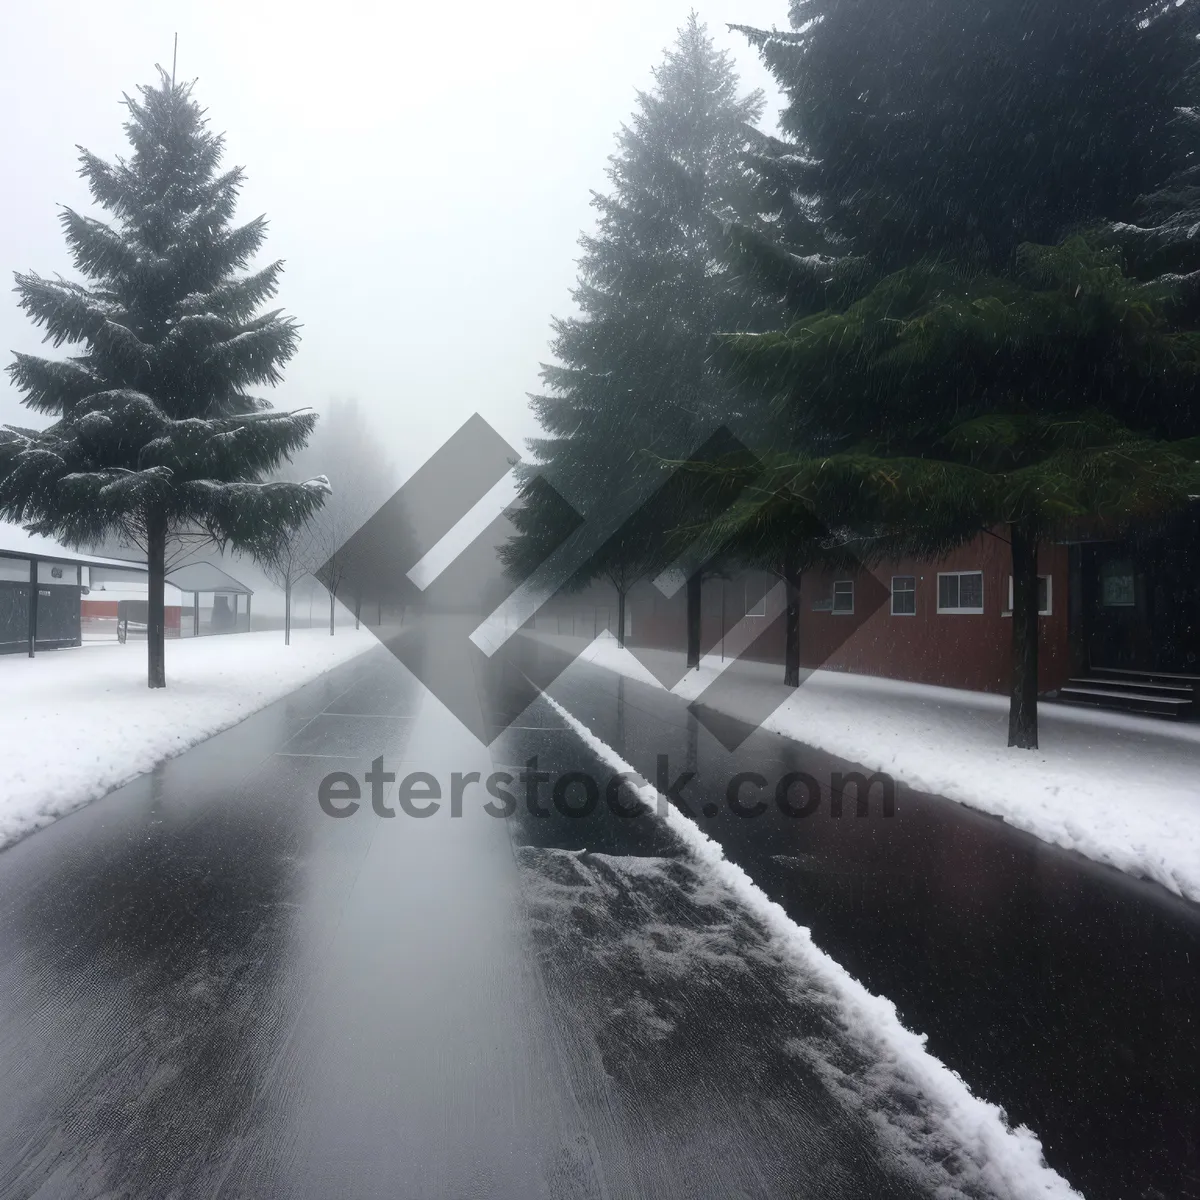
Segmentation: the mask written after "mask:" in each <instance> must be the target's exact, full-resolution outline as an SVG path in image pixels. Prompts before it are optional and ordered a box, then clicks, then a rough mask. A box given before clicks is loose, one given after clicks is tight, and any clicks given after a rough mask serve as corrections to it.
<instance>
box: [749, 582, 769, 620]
mask: <svg viewBox="0 0 1200 1200" xmlns="http://www.w3.org/2000/svg"><path fill="white" fill-rule="evenodd" d="M766 615H767V593H766V592H763V593H762V594H761V595H756V594H755V593H754V592H753V591H751V590H750V585H749V584H746V616H748V617H765V616H766Z"/></svg>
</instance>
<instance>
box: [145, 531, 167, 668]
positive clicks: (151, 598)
mask: <svg viewBox="0 0 1200 1200" xmlns="http://www.w3.org/2000/svg"><path fill="white" fill-rule="evenodd" d="M166 595H167V521H166V518H165V517H163V516H161V515H160V514H158V513H151V514H149V516H148V517H147V520H146V686H147V687H152V688H161V687H166V686H167V649H166V636H167V613H166Z"/></svg>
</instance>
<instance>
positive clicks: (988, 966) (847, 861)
mask: <svg viewBox="0 0 1200 1200" xmlns="http://www.w3.org/2000/svg"><path fill="white" fill-rule="evenodd" d="M551 694H552V695H553V696H554V697H555V698H556V699H558V700H559V701H560V703H562V704H563V705H564V707H566V708H567V709H568V710H570V711H571V712H572V713H573V714H574V715H575V716H577V717H578V718H579V719H580V720H582V721H583V723H584V724H585V725H587V726H588V727H589V728H590V729H591V730H592V732H593V733H594V734H596V735H597V736H598V737H600V738H601V739H602V740H603V741H605V742H606V743H607V744H608V745H610V746H612V747H613V748H614V749H615V750H617V752H618V753H619V754H620V756H621V757H622V758H623V759H624V760H625V761H627V762H629V763H630V764H631V765H633V766H634V767H635V768H636V769H637V770H639V771H640V772H642V773H643V774H644V775H645V777H646V778H647V779H651V780H653V779H654V778H655V773H656V770H657V767H658V758H659V756H660V755H664V754H665V755H666V756H667V758H668V762H669V764H670V772H669V774H670V778H671V779H672V780H674V779H676V778H677V777H678V775H679V773H680V772H682V771H691V772H694V773H695V776H696V778H695V780H694V782H692V783H691V784H689V785H688V787H687V788H686V789H684V790H683V792H682V793H681V798H682V800H683V801H684V803H685V804H686V805H687V807H688V811H689V815H691V816H692V817H693V818H694V819H695V820H696V821H697V823H698V824H700V825H701V827H702V828H703V829H704V830H705V831H706V832H707V833H708V834H709V835H710V836H712V837H714V838H716V839H717V840H718V841H720V843H721V844H722V846H723V847H724V849H725V852H726V854H727V855H728V857H729V858H731V859H732V860H733V861H735V862H737V863H738V864H740V865H741V866H743V867H744V868H745V869H746V870H747V871H748V872H749V873H750V875H751V876H752V877H753V879H754V880H755V882H756V883H758V885H759V886H760V887H761V888H762V889H763V890H764V891H765V892H766V893H767V894H768V895H769V896H770V897H771V898H772V899H773V900H776V901H777V902H778V903H780V904H781V905H782V906H783V907H784V909H785V910H786V911H787V912H788V914H789V915H790V916H791V917H793V919H795V920H796V921H797V922H798V923H800V924H802V925H805V926H807V927H808V928H810V929H811V930H812V933H813V937H814V940H815V941H816V943H817V945H818V946H820V947H821V948H822V949H823V950H825V951H826V952H827V953H829V954H830V955H831V956H832V957H833V958H834V959H836V960H837V961H838V962H839V963H841V964H842V965H843V966H845V967H846V968H847V969H848V970H849V971H850V972H851V973H852V974H853V975H855V976H856V977H857V978H858V979H859V980H861V981H862V982H863V983H864V984H865V985H866V986H867V988H868V989H869V990H870V991H872V992H874V993H876V994H878V995H884V996H887V997H888V998H889V999H891V1000H892V1001H894V1002H895V1003H896V1006H897V1009H898V1011H899V1013H900V1016H901V1019H902V1020H903V1021H904V1023H905V1024H906V1025H907V1026H908V1027H909V1028H911V1029H917V1030H920V1031H922V1032H925V1033H927V1034H928V1035H929V1049H930V1051H931V1052H932V1053H933V1054H934V1055H936V1056H937V1057H938V1058H940V1059H941V1060H942V1061H943V1062H945V1063H946V1064H947V1065H949V1066H950V1067H952V1068H953V1069H954V1070H956V1071H958V1072H959V1073H960V1074H961V1075H962V1076H963V1078H964V1079H965V1080H966V1081H967V1082H968V1083H969V1084H970V1085H971V1087H972V1090H973V1091H975V1093H976V1094H977V1095H980V1096H982V1097H984V1098H986V1099H988V1100H990V1101H992V1102H993V1103H996V1104H999V1105H1001V1106H1002V1107H1003V1108H1004V1109H1005V1111H1006V1112H1007V1114H1008V1116H1009V1119H1010V1121H1011V1123H1012V1124H1014V1125H1016V1124H1026V1125H1028V1126H1029V1128H1031V1129H1033V1130H1035V1131H1036V1132H1037V1133H1038V1135H1039V1137H1040V1138H1041V1141H1042V1146H1043V1149H1044V1151H1045V1153H1046V1158H1047V1161H1048V1162H1049V1163H1050V1165H1051V1166H1053V1167H1055V1168H1056V1169H1057V1170H1059V1171H1061V1173H1062V1174H1063V1175H1065V1176H1066V1178H1067V1179H1068V1180H1070V1182H1071V1183H1072V1184H1073V1185H1074V1186H1075V1187H1077V1188H1078V1189H1080V1190H1081V1191H1082V1192H1083V1193H1084V1195H1086V1196H1088V1197H1093V1198H1100V1197H1110V1198H1112V1200H1159V1198H1160V1197H1171V1198H1175V1197H1180V1198H1190V1197H1200V908H1198V907H1197V906H1195V905H1193V904H1189V903H1188V902H1186V901H1183V900H1180V899H1178V898H1176V897H1174V896H1171V895H1170V894H1169V893H1167V892H1166V891H1164V890H1163V889H1162V888H1160V887H1158V886H1157V885H1155V884H1151V883H1147V882H1144V881H1140V880H1136V879H1133V878H1131V877H1129V876H1127V875H1125V874H1123V873H1122V872H1120V871H1117V870H1114V869H1111V868H1108V867H1105V866H1102V865H1100V864H1097V863H1094V862H1092V861H1091V860H1089V859H1086V858H1083V857H1082V856H1080V855H1077V854H1074V853H1071V852H1068V851H1064V850H1061V849H1059V848H1058V847H1055V846H1052V845H1049V844H1047V843H1045V842H1042V841H1040V840H1039V839H1037V838H1035V837H1032V836H1031V835H1028V834H1025V833H1023V832H1021V831H1020V830H1016V829H1013V828H1012V827H1011V826H1009V825H1006V824H1005V823H1004V822H1002V821H1000V820H999V819H997V818H993V817H990V816H987V815H986V814H982V813H978V812H975V811H973V810H971V809H969V808H966V807H964V806H962V805H959V804H954V803H951V802H948V801H945V800H943V799H940V798H938V797H931V796H925V795H921V794H919V793H916V792H913V791H911V790H909V789H907V788H904V787H903V786H900V787H899V788H898V790H897V795H896V807H895V815H894V816H893V817H892V818H890V819H889V818H886V817H884V816H882V815H881V809H882V806H881V804H880V794H879V791H878V790H876V792H875V793H874V794H873V797H872V801H871V804H870V807H869V812H868V815H867V816H866V817H865V818H859V817H857V815H856V807H855V803H854V800H853V799H852V798H851V797H852V796H853V792H848V793H847V796H846V798H845V799H844V801H843V815H842V816H841V818H840V819H834V818H833V816H832V813H831V806H830V794H829V793H830V789H829V783H830V781H831V779H832V778H833V776H834V774H835V773H837V772H842V773H848V772H851V771H854V770H855V769H856V768H855V765H854V764H851V763H846V762H843V761H840V760H838V759H836V758H834V757H833V756H831V755H828V754H825V753H823V752H820V751H817V750H814V749H812V748H810V747H804V746H798V745H796V744H795V743H794V742H791V741H789V740H788V739H786V738H783V737H780V736H778V735H776V734H771V733H765V732H761V731H760V732H757V733H755V734H752V735H751V736H750V737H749V738H748V739H747V740H746V741H744V742H743V743H742V744H741V745H740V746H739V747H738V749H737V751H736V753H729V752H728V751H726V749H725V748H724V747H723V746H722V745H721V743H720V742H719V741H718V740H717V739H716V738H714V737H712V736H711V735H710V734H709V733H708V732H707V730H706V729H705V728H704V727H703V726H701V725H700V724H699V723H698V722H697V721H696V720H695V718H694V717H693V716H691V715H690V714H689V712H688V709H687V705H686V703H685V702H683V701H681V700H678V699H676V698H675V697H672V696H669V695H664V693H663V692H662V691H660V690H651V689H650V688H648V687H646V686H644V685H642V684H640V683H637V682H636V681H633V680H630V679H625V678H621V677H618V676H615V675H614V674H613V673H611V672H608V671H605V670H603V669H601V668H598V667H595V666H592V665H589V664H586V663H583V662H578V663H576V664H575V665H574V666H572V668H571V669H570V670H569V671H568V672H567V673H565V674H564V675H563V676H562V677H561V679H560V680H559V681H558V682H557V683H556V685H555V686H554V687H553V688H552V689H551ZM747 771H753V772H756V773H759V774H761V776H762V777H763V780H764V782H765V784H766V786H765V787H762V786H756V785H754V784H747V785H746V786H745V789H744V792H743V802H744V806H748V805H750V804H752V803H753V802H754V801H755V800H757V799H758V797H759V796H761V795H765V796H767V797H768V800H769V801H770V802H769V804H768V805H767V811H765V812H764V813H763V814H762V815H761V816H757V817H753V818H746V817H742V816H739V815H737V814H736V813H735V812H734V811H733V810H732V808H731V806H730V804H729V802H728V798H727V796H726V794H725V789H726V788H727V785H728V781H729V780H731V779H732V778H733V777H734V776H735V775H736V774H737V773H738V772H747ZM793 771H803V772H806V773H808V774H810V775H812V776H813V777H814V778H816V779H817V780H818V782H819V783H820V785H821V790H822V799H821V804H820V807H819V809H818V811H817V812H815V813H814V814H813V815H812V816H810V817H806V818H800V819H796V818H791V817H787V816H785V815H783V814H782V813H781V812H780V811H779V809H778V808H777V806H776V805H775V803H774V789H775V785H776V783H777V781H778V780H779V779H780V778H782V777H783V776H784V775H785V774H787V773H788V772H793ZM798 797H799V798H798V799H797V800H796V803H797V804H800V803H802V802H803V799H804V792H803V791H801V792H799V793H798ZM706 807H707V808H708V810H709V812H711V813H712V814H713V815H712V816H707V815H706V813H705V808H706Z"/></svg>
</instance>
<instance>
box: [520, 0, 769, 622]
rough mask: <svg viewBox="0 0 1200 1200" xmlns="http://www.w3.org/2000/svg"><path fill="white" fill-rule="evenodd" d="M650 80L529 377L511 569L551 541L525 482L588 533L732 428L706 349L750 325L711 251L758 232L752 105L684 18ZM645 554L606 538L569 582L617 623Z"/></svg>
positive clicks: (700, 30) (650, 562)
mask: <svg viewBox="0 0 1200 1200" xmlns="http://www.w3.org/2000/svg"><path fill="white" fill-rule="evenodd" d="M654 80H655V86H654V89H653V90H652V91H650V92H644V93H639V95H638V107H637V111H636V112H635V113H634V115H633V118H632V120H631V122H630V124H629V125H628V126H627V127H625V128H623V129H622V130H621V133H620V135H619V150H618V152H617V153H616V154H615V155H614V156H613V157H612V159H611V160H610V166H609V170H608V178H609V180H610V182H611V184H612V188H611V191H610V192H609V193H608V194H607V195H599V194H596V195H594V196H593V204H594V205H595V207H596V209H597V211H598V213H599V219H598V228H597V230H596V232H595V234H593V235H590V236H585V237H583V238H582V239H581V245H582V247H583V256H582V258H581V260H580V263H579V267H580V277H579V283H578V286H577V287H576V289H575V291H574V292H573V298H574V300H575V303H576V304H577V306H578V308H579V310H580V315H579V316H576V317H570V318H564V319H559V320H556V321H555V322H554V339H553V342H552V346H553V351H554V355H555V358H556V359H557V361H556V362H555V363H553V364H550V365H545V366H543V368H542V378H543V380H544V381H545V383H546V386H547V393H546V394H545V395H543V396H537V397H533V398H532V399H533V406H534V410H535V412H536V413H537V416H538V419H539V421H540V423H541V425H542V428H543V430H544V431H545V433H544V436H542V437H539V438H536V439H533V440H531V441H530V443H529V448H530V450H531V452H532V456H533V457H532V462H531V463H530V464H529V465H528V466H527V467H526V468H525V484H526V487H525V492H524V499H525V501H526V508H525V510H524V512H523V513H522V514H521V515H520V517H519V518H518V522H519V525H520V529H521V534H520V536H519V538H518V540H517V542H516V543H515V544H514V545H513V546H512V547H511V548H510V553H509V555H508V560H509V562H510V563H511V564H512V565H514V566H519V567H521V568H522V569H523V570H526V569H532V568H533V567H535V566H536V565H537V564H538V563H540V562H541V557H542V552H543V550H544V548H545V546H546V545H547V544H549V545H554V544H557V540H558V539H557V537H556V536H555V534H554V531H552V530H549V529H547V528H546V522H547V520H548V519H549V516H548V513H549V512H551V511H553V505H547V506H546V507H547V511H546V512H543V511H542V509H541V508H540V507H539V505H538V503H537V502H536V501H537V491H536V489H533V488H532V486H531V485H532V481H533V479H534V478H535V477H536V476H538V475H544V476H545V477H546V479H547V480H549V482H550V483H551V484H553V486H554V487H555V488H556V489H558V491H560V492H561V493H562V495H563V496H565V497H566V498H567V499H568V500H569V501H570V502H571V503H572V504H573V505H574V506H575V507H576V508H577V509H578V510H579V511H580V512H582V513H584V514H586V515H587V516H588V517H589V518H592V519H593V520H596V519H600V518H601V517H602V516H603V515H604V514H605V513H610V514H627V513H630V512H632V511H634V510H635V509H636V508H637V506H638V504H639V503H640V502H642V501H643V500H644V499H645V498H646V497H647V496H648V495H649V493H650V492H651V491H653V489H654V488H655V486H656V485H657V484H659V483H660V482H661V474H660V464H659V462H658V460H659V459H661V458H675V457H679V456H683V455H686V454H688V453H689V452H690V451H691V450H693V449H694V448H695V447H696V446H697V445H698V444H700V443H701V442H702V441H703V440H704V439H705V438H706V437H707V436H708V435H709V434H710V433H711V432H712V431H713V430H714V429H715V428H717V427H718V426H720V425H721V424H723V423H728V422H730V420H731V418H732V417H734V416H735V414H732V413H731V411H730V403H731V401H730V392H729V388H728V386H727V385H726V383H725V381H724V380H722V379H721V378H720V377H719V376H718V375H717V374H715V373H714V372H713V371H712V370H711V368H710V366H709V364H708V361H707V360H708V343H709V339H710V337H711V335H712V334H713V333H714V332H715V331H717V330H722V329H723V330H735V329H745V328H750V327H752V326H753V323H754V321H755V320H756V319H762V314H761V313H760V312H757V311H756V308H755V306H754V305H753V304H751V303H749V302H748V301H747V298H746V295H745V293H744V291H743V290H742V289H741V288H740V287H739V286H738V283H737V280H736V278H735V273H734V270H733V268H732V267H731V266H730V265H729V264H728V263H727V262H726V260H725V258H724V255H723V253H722V251H723V244H724V240H725V236H726V227H727V225H728V224H729V223H730V222H732V221H738V222H742V223H747V224H750V225H753V224H754V222H755V220H756V218H755V213H756V210H757V203H758V200H757V196H756V193H755V190H754V186H753V180H752V179H751V177H750V176H749V174H748V172H747V171H746V169H745V167H744V165H743V158H744V156H745V154H746V152H747V151H748V149H749V148H750V146H751V145H752V144H754V142H755V139H756V136H757V135H755V133H754V131H753V129H752V128H751V125H752V123H753V122H754V121H755V120H757V119H758V117H759V115H760V113H761V111H762V103H763V101H762V96H761V94H760V93H758V92H754V93H751V94H750V95H747V96H739V94H738V79H737V76H736V74H735V73H734V70H733V67H732V65H731V63H730V60H729V57H728V55H727V54H726V53H724V52H723V51H720V52H719V51H717V50H716V49H715V48H714V46H713V43H712V40H711V39H710V38H709V36H708V33H707V31H706V29H705V27H704V26H703V25H702V24H701V23H700V22H699V21H698V20H697V19H696V16H695V14H692V16H691V17H690V18H689V20H688V23H687V24H686V25H685V26H684V27H683V29H681V30H680V32H679V35H678V38H677V40H676V43H675V45H674V47H673V48H672V49H671V50H669V51H668V52H667V55H666V58H665V60H664V61H663V63H662V64H661V65H660V66H659V67H657V68H656V69H655V72H654ZM764 232H765V226H764ZM776 314H777V310H774V311H772V313H771V316H775V315H776ZM543 494H545V493H543ZM648 551H649V546H648V544H647V543H646V542H644V541H643V539H642V538H640V537H638V538H634V537H631V536H614V537H612V538H610V539H609V540H608V542H607V543H606V545H605V547H604V549H603V551H602V552H601V553H598V554H597V555H594V556H593V557H592V559H591V560H590V561H589V563H588V565H587V567H586V568H585V569H584V570H583V572H582V573H581V576H580V579H579V580H578V581H577V582H585V581H586V580H587V579H590V578H598V577H607V578H609V579H610V580H611V581H612V582H613V584H614V586H615V587H616V590H617V594H618V607H619V608H621V609H622V610H623V606H624V598H625V594H626V592H627V591H628V589H629V588H630V587H631V586H632V585H633V584H634V583H636V582H637V580H638V579H640V578H642V577H643V576H644V575H645V574H646V573H647V572H649V571H651V570H652V569H655V568H656V567H657V566H660V565H664V564H661V563H659V561H658V559H657V558H656V557H655V555H654V554H652V553H649V552H648ZM623 632H624V627H623V625H622V626H621V635H622V636H623Z"/></svg>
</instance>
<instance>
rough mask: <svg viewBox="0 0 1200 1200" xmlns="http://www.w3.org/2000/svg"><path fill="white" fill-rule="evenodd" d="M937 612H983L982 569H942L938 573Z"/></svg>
mask: <svg viewBox="0 0 1200 1200" xmlns="http://www.w3.org/2000/svg"><path fill="white" fill-rule="evenodd" d="M938 612H940V613H981V612H983V572H982V571H942V572H939V574H938Z"/></svg>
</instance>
